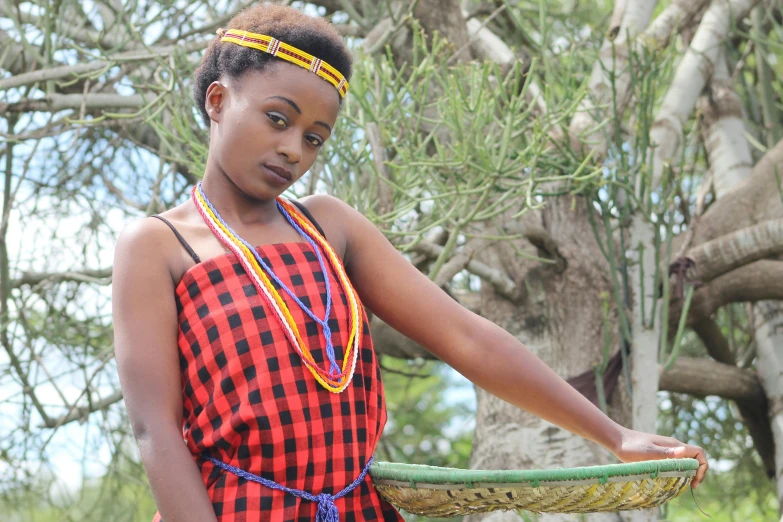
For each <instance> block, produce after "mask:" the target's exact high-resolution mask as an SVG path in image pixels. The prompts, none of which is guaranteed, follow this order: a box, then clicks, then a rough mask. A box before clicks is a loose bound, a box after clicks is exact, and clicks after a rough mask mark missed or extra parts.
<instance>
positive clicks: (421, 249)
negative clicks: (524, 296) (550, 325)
mask: <svg viewBox="0 0 783 522" xmlns="http://www.w3.org/2000/svg"><path fill="white" fill-rule="evenodd" d="M413 250H414V251H415V252H417V253H419V254H422V255H425V256H427V257H429V258H431V259H435V258H437V257H438V256H439V255H440V253H441V252H442V251H443V247H442V246H440V245H436V244H434V243H428V242H426V241H422V242H420V243H418V244H417V245H416V246H415V247H413ZM465 268H466V269H467V270H468V272H470V273H471V274H473V275H476V276H478V277H480V278H481V279H482V280H484V281H486V282H488V283H489V284H491V285H492V286H493V287H494V288H495V290H497V292H498V293H499V294H500V295H502V296H504V297H506V298H507V299H509V300H511V301H514V300H516V299H518V298H519V292H518V288H517V285H516V283H514V281H512V280H511V279H510V278H509V277H508V276H506V275H505V274H504V273H502V272H501V271H500V270H496V269H494V268H492V267H490V266H488V265H485V264H484V263H482V262H481V261H475V260H471V261H469V262H468V263H467V265H465Z"/></svg>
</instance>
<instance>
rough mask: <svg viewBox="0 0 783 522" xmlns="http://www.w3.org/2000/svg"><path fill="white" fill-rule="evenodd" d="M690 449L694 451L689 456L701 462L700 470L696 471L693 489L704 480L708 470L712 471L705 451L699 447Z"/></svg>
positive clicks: (692, 483)
mask: <svg viewBox="0 0 783 522" xmlns="http://www.w3.org/2000/svg"><path fill="white" fill-rule="evenodd" d="M689 449H690V450H692V452H690V453H691V454H690V455H689V456H690V457H691V458H694V459H696V460H697V461H699V469H698V470H696V476H695V477H694V479H693V480H692V481H691V487H692V488H695V487H696V486H698V485H699V484H700V483H701V481H702V480H704V476H705V475H706V474H707V470H708V469H710V465H709V464H708V463H707V454H706V453H705V452H704V450H703V449H701V448H700V447H698V446H690V447H689Z"/></svg>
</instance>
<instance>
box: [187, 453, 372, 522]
mask: <svg viewBox="0 0 783 522" xmlns="http://www.w3.org/2000/svg"><path fill="white" fill-rule="evenodd" d="M201 458H203V459H204V460H208V461H209V462H211V463H212V464H214V465H215V466H217V467H219V468H221V469H223V470H225V471H229V472H231V473H233V474H234V475H236V476H238V477H242V478H243V479H245V480H250V481H252V482H258V483H259V484H262V485H264V486H266V487H268V488H272V489H276V490H278V491H285V492H286V493H290V494H291V495H294V496H295V497H299V498H303V499H305V500H309V501H310V502H318V511H317V512H316V514H315V522H340V513H339V511H337V506H336V505H335V504H334V501H335V500H337V499H338V498H342V497H344V496H345V495H347V494H348V493H350V492H351V491H353V490H354V489H356V487H357V486H358V485H359V484H361V483H362V482H363V481H364V477H366V476H367V472H368V471H369V470H370V464H371V463H372V459H373V458H372V457H370V459H369V460H368V461H367V464H366V465H365V466H364V469H363V470H362V472H361V474H360V475H359V477H358V478H357V479H356V480H354V481H353V483H352V484H350V485H349V486H348V487H346V488H345V489H343V490H342V491H340V492H339V493H337V494H336V495H329V494H327V493H321V494H319V495H313V494H312V493H308V492H307V491H302V490H301V489H293V488H287V487H285V486H283V485H281V484H278V483H277V482H275V481H273V480H269V479H265V478H263V477H259V476H258V475H253V474H252V473H248V472H247V471H245V470H243V469H241V468H237V467H235V466H232V465H230V464H226V463H225V462H223V461H221V460H219V459H216V458H214V457H210V456H209V455H206V454H204V453H202V454H201Z"/></svg>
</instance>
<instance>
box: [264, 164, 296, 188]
mask: <svg viewBox="0 0 783 522" xmlns="http://www.w3.org/2000/svg"><path fill="white" fill-rule="evenodd" d="M263 167H264V170H266V171H267V173H268V174H269V176H270V177H271V178H272V179H273V180H274V181H276V182H277V183H280V184H281V185H285V184H287V183H290V182H291V181H293V179H294V175H293V174H292V173H291V171H290V170H288V169H286V168H283V167H278V166H277V165H266V164H264V165H263Z"/></svg>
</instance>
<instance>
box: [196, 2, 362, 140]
mask: <svg viewBox="0 0 783 522" xmlns="http://www.w3.org/2000/svg"><path fill="white" fill-rule="evenodd" d="M227 29H239V30H243V31H250V32H253V33H261V34H266V35H269V36H272V37H274V38H277V39H278V40H281V41H283V42H286V43H287V44H290V45H293V46H294V47H297V48H299V49H301V50H303V51H305V52H307V53H310V54H312V55H313V56H316V57H318V58H320V59H321V60H323V61H324V62H326V63H328V64H329V65H331V66H332V67H334V68H335V69H337V70H338V71H340V73H342V75H343V76H345V78H346V80H348V79H350V77H351V53H350V52H349V51H348V48H347V47H346V45H345V42H343V39H342V37H341V36H340V33H338V32H337V30H336V29H335V28H334V27H333V26H332V25H331V24H330V23H329V22H327V21H326V20H324V19H323V18H316V17H312V16H308V15H306V14H304V13H302V12H300V11H297V10H296V9H293V8H291V7H286V6H281V5H275V4H269V3H258V4H255V5H253V6H250V7H248V8H246V9H243V10H242V11H241V12H239V13H238V14H237V15H236V16H235V17H234V18H232V19H231V21H230V22H229V23H228V27H227ZM270 60H279V59H277V58H275V57H273V56H272V55H270V54H267V53H264V52H261V51H258V50H256V49H252V48H249V47H242V46H240V45H235V44H230V43H223V42H221V41H220V37H216V38H215V39H213V40H212V41H211V42H210V44H209V46H208V47H207V50H206V52H205V53H204V56H203V57H202V58H201V64H200V65H199V66H198V68H197V69H196V71H195V72H194V73H193V99H194V101H195V102H196V105H197V106H198V108H199V111H201V117H202V118H203V120H204V123H205V124H206V125H207V126H209V125H210V121H211V120H210V118H209V115H208V114H207V111H206V108H205V107H204V105H205V103H206V97H207V88H209V86H210V85H211V84H212V82H214V81H216V80H218V79H219V78H221V77H224V76H225V77H229V78H239V77H240V76H242V75H243V74H245V73H246V72H248V71H260V70H263V69H264V67H265V66H266V64H267V63H269V62H270ZM340 102H341V103H342V99H341V100H340Z"/></svg>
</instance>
